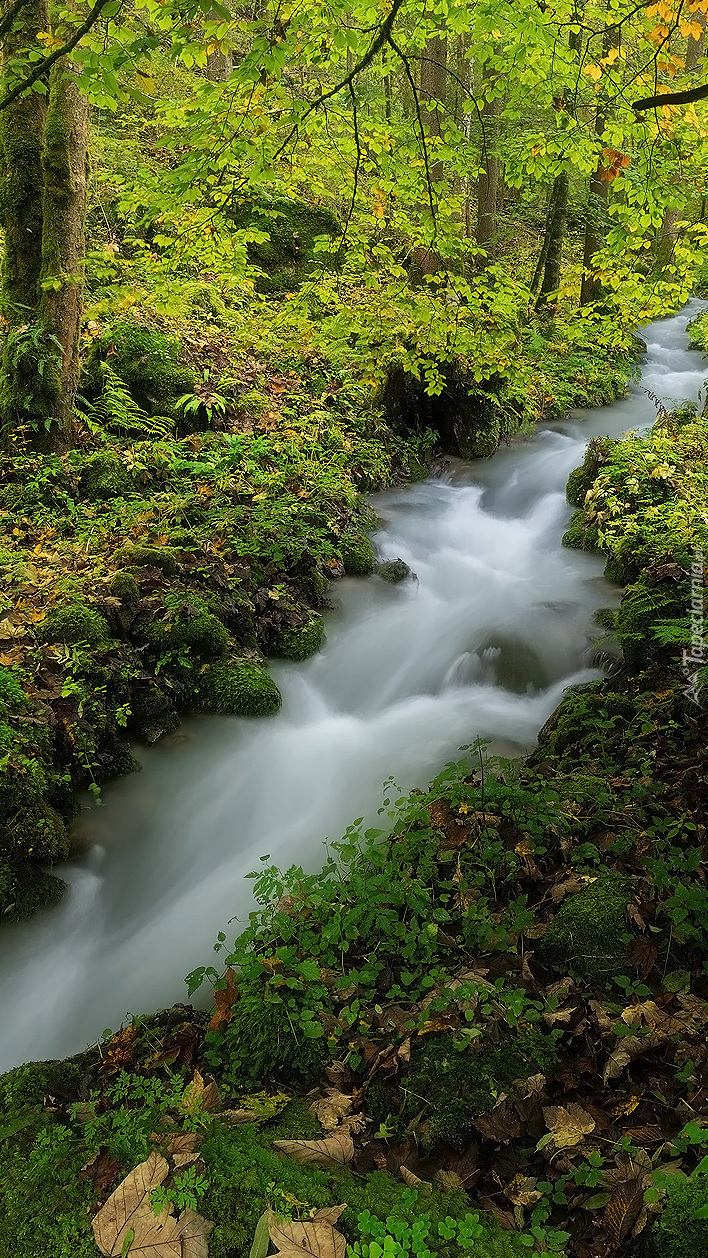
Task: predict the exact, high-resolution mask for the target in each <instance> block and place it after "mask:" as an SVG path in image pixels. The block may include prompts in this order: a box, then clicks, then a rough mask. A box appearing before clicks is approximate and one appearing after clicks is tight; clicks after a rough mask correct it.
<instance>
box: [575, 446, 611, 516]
mask: <svg viewBox="0 0 708 1258" xmlns="http://www.w3.org/2000/svg"><path fill="white" fill-rule="evenodd" d="M616 444H617V443H616V442H615V441H613V440H612V439H611V438H610V437H595V439H594V440H593V441H591V442H590V444H589V446H588V448H587V450H586V451H585V458H584V460H583V462H582V463H581V465H580V467H576V468H575V469H574V470H573V471H572V472H571V473H570V476H569V477H568V483H567V484H566V487H565V492H566V497H567V499H568V502H569V503H571V504H572V506H574V507H582V505H583V503H584V502H585V495H586V494H587V492H588V490H590V489H592V487H593V484H594V482H595V479H596V477H597V474H598V472H599V471H600V468H601V467H602V465H603V463H606V462H607V460H608V458H609V457H610V455H611V452H612V447H613V446H615V445H616Z"/></svg>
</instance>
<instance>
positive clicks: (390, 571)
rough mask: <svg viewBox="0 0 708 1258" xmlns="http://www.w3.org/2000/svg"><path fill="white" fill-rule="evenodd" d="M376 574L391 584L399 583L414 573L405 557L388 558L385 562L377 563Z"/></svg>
mask: <svg viewBox="0 0 708 1258" xmlns="http://www.w3.org/2000/svg"><path fill="white" fill-rule="evenodd" d="M376 575H377V577H381V580H382V581H388V582H389V584H390V585H397V584H398V582H399V581H405V579H406V577H410V576H412V575H413V574H412V572H411V570H410V568H409V567H408V564H407V563H405V561H404V560H403V559H387V560H386V562H385V563H378V564H377V565H376Z"/></svg>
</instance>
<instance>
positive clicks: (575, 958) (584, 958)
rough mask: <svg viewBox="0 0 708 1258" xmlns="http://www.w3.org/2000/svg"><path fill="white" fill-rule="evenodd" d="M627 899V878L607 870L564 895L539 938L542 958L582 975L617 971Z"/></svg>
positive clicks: (622, 949)
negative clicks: (577, 889)
mask: <svg viewBox="0 0 708 1258" xmlns="http://www.w3.org/2000/svg"><path fill="white" fill-rule="evenodd" d="M630 899H631V890H630V886H629V884H628V882H627V879H626V878H623V877H620V876H619V875H616V874H608V873H604V874H602V875H601V876H600V877H598V878H596V879H595V881H593V882H591V883H590V884H589V885H588V886H587V887H585V889H584V890H583V891H578V892H576V893H575V894H574V895H569V896H567V897H566V898H565V900H564V901H563V903H562V904H561V906H560V908H559V910H558V912H557V913H556V915H555V917H554V918H553V919H552V920H551V924H550V926H549V927H548V930H547V931H546V933H545V935H544V936H543V939H542V940H541V943H540V948H539V951H540V954H541V956H542V957H543V959H544V961H546V962H547V964H548V965H551V966H553V968H554V969H556V970H558V971H560V972H561V973H562V974H567V973H568V971H569V970H572V971H574V972H576V973H578V974H581V975H582V976H583V977H585V978H587V977H590V978H592V977H601V976H602V975H603V974H612V973H617V972H619V971H621V969H622V966H623V963H624V941H625V936H626V935H627V931H628V923H627V913H626V910H627V905H628V903H629V901H630Z"/></svg>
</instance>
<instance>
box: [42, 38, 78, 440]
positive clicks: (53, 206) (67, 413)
mask: <svg viewBox="0 0 708 1258" xmlns="http://www.w3.org/2000/svg"><path fill="white" fill-rule="evenodd" d="M72 68H74V67H72V65H71V63H67V62H58V63H57V65H55V66H54V67H53V68H52V71H51V75H50V81H49V86H50V90H49V107H48V111H47V122H46V130H45V144H44V203H43V213H44V224H43V237H42V296H41V299H40V321H41V323H42V324H43V325H44V327H45V329H46V331H47V332H48V333H49V334H51V335H52V336H53V337H55V338H56V340H57V341H58V342H59V344H60V345H61V349H62V354H63V358H62V362H61V366H60V367H59V368H58V379H57V380H56V394H55V396H54V398H53V400H52V404H51V420H52V425H53V427H52V432H51V438H52V440H51V444H52V446H53V448H55V449H56V448H57V447H63V446H66V445H68V444H69V440H70V435H71V421H72V414H73V409H74V398H75V396H76V390H77V388H78V383H79V371H80V363H79V330H80V326H81V299H82V294H83V265H84V255H85V252H86V238H85V234H84V225H85V215H86V173H87V172H86V164H87V150H88V135H89V103H88V100H87V98H86V97H85V96H82V94H81V92H80V91H79V89H78V87H77V86H76V83H75V81H74V80H73V79H72V78H69V77H67V71H71V70H72Z"/></svg>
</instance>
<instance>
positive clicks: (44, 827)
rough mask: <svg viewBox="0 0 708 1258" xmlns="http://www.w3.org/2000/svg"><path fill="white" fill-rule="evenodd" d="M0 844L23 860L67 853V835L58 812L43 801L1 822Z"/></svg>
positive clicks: (51, 858) (56, 858) (55, 857)
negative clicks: (1, 835)
mask: <svg viewBox="0 0 708 1258" xmlns="http://www.w3.org/2000/svg"><path fill="white" fill-rule="evenodd" d="M2 845H3V846H5V848H6V851H7V852H8V854H9V855H13V853H14V854H16V855H17V856H19V857H21V858H22V859H23V860H31V861H50V862H54V861H59V860H63V859H64V858H65V857H67V856H68V855H69V836H68V835H67V832H66V826H65V825H64V822H63V821H62V819H61V817H60V816H59V813H58V812H56V811H55V810H54V809H53V808H50V806H49V804H46V803H44V802H42V803H39V804H36V805H35V806H34V807H29V806H28V807H25V808H24V809H22V810H21V811H20V812H18V813H17V814H16V815H15V816H14V817H11V818H9V819H8V820H7V821H6V823H5V828H4V834H3V837H2Z"/></svg>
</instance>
